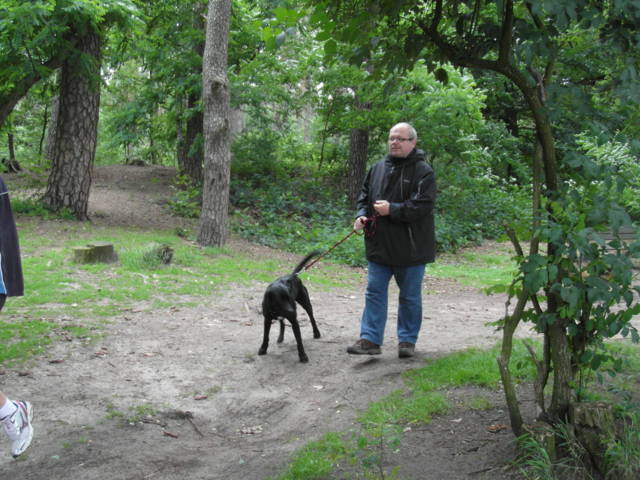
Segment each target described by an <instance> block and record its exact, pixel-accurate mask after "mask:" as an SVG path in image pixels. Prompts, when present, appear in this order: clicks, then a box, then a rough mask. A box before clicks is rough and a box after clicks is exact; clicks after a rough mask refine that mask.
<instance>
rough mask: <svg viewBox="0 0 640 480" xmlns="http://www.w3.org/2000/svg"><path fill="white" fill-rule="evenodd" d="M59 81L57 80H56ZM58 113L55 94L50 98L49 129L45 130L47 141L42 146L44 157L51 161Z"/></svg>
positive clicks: (58, 104) (57, 101) (58, 105)
mask: <svg viewBox="0 0 640 480" xmlns="http://www.w3.org/2000/svg"><path fill="white" fill-rule="evenodd" d="M58 83H59V82H58ZM59 113H60V95H59V94H57V95H55V96H54V97H53V99H52V100H51V117H50V118H49V130H48V131H47V143H46V144H45V147H44V159H45V160H46V161H47V162H49V163H53V152H54V150H55V148H56V128H57V126H58V115H59Z"/></svg>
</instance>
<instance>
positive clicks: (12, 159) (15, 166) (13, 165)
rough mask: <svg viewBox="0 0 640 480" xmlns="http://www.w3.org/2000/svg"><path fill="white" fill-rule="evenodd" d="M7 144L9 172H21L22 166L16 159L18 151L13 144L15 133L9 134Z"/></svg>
mask: <svg viewBox="0 0 640 480" xmlns="http://www.w3.org/2000/svg"><path fill="white" fill-rule="evenodd" d="M7 144H8V146H9V162H8V163H7V171H8V172H9V173H16V172H19V171H20V170H22V168H20V164H19V163H18V160H17V159H16V150H15V147H14V142H13V133H11V132H9V133H7Z"/></svg>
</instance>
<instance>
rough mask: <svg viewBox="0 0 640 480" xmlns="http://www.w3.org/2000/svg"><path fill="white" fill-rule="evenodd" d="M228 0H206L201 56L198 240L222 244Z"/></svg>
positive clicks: (226, 201) (227, 159) (225, 218)
mask: <svg viewBox="0 0 640 480" xmlns="http://www.w3.org/2000/svg"><path fill="white" fill-rule="evenodd" d="M230 18H231V1H230V0H209V11H208V13H207V27H206V32H207V35H206V42H205V48H204V58H203V72H202V91H203V102H204V164H205V168H204V183H203V192H202V213H201V215H200V231H199V234H198V243H200V244H201V245H214V246H222V245H224V244H225V242H226V241H227V236H228V215H229V212H228V209H229V175H230V161H231V153H230V152H231V130H230V123H229V82H228V79H227V61H228V60H227V50H228V39H229V24H230Z"/></svg>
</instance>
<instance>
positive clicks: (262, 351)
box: [258, 347, 267, 355]
mask: <svg viewBox="0 0 640 480" xmlns="http://www.w3.org/2000/svg"><path fill="white" fill-rule="evenodd" d="M266 354H267V349H266V348H264V347H262V348H260V350H258V355H266Z"/></svg>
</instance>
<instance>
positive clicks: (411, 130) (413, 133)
mask: <svg viewBox="0 0 640 480" xmlns="http://www.w3.org/2000/svg"><path fill="white" fill-rule="evenodd" d="M395 127H404V128H406V129H407V130H409V135H411V138H409V140H417V139H418V132H416V129H415V128H413V125H411V124H410V123H407V122H400V123H396V124H395V125H394V126H393V127H391V128H395Z"/></svg>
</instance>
